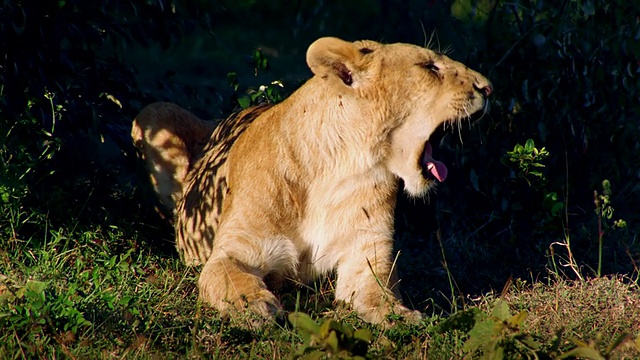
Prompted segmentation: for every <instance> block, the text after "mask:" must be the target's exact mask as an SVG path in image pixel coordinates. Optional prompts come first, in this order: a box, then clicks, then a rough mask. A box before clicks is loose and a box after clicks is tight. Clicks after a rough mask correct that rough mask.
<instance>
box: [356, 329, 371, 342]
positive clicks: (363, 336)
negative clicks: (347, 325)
mask: <svg viewBox="0 0 640 360" xmlns="http://www.w3.org/2000/svg"><path fill="white" fill-rule="evenodd" d="M353 337H354V338H356V339H358V340H362V341H366V342H368V343H370V342H371V340H373V334H371V331H369V330H367V329H358V330H356V332H355V333H353Z"/></svg>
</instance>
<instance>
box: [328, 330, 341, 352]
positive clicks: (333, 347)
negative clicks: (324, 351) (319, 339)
mask: <svg viewBox="0 0 640 360" xmlns="http://www.w3.org/2000/svg"><path fill="white" fill-rule="evenodd" d="M325 344H327V346H328V347H329V350H330V351H331V353H332V354H337V353H338V350H339V349H340V347H339V345H340V344H339V342H338V335H336V332H335V331H331V332H330V333H329V336H327V339H326V340H325Z"/></svg>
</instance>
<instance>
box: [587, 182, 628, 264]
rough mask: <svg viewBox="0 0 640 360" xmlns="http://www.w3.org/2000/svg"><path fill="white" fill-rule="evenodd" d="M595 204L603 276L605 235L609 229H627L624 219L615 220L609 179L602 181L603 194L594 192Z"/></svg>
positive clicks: (599, 255) (599, 257) (599, 261)
mask: <svg viewBox="0 0 640 360" xmlns="http://www.w3.org/2000/svg"><path fill="white" fill-rule="evenodd" d="M593 202H594V204H595V207H596V208H595V212H596V216H597V217H598V270H597V275H598V276H600V275H602V246H603V244H602V241H603V238H604V234H605V232H606V231H607V230H609V229H624V228H626V227H627V223H626V221H624V220H623V219H618V220H614V221H612V222H611V219H612V218H613V206H611V182H610V181H609V180H607V179H605V180H603V181H602V193H601V194H600V193H598V191H597V190H594V191H593Z"/></svg>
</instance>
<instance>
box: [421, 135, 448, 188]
mask: <svg viewBox="0 0 640 360" xmlns="http://www.w3.org/2000/svg"><path fill="white" fill-rule="evenodd" d="M432 152H433V149H432V148H431V144H430V143H429V141H427V142H426V143H425V144H424V149H423V150H422V156H420V165H421V166H422V175H423V176H425V177H426V178H434V179H436V180H438V181H439V182H443V181H444V180H445V179H446V178H447V172H448V170H447V166H446V165H445V164H444V163H443V162H442V161H438V160H436V159H434V158H433V157H432Z"/></svg>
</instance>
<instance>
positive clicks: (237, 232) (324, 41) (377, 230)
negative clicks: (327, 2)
mask: <svg viewBox="0 0 640 360" xmlns="http://www.w3.org/2000/svg"><path fill="white" fill-rule="evenodd" d="M307 64H308V65H309V67H310V68H311V71H312V72H313V74H314V76H313V77H312V78H311V79H309V80H308V81H307V82H306V83H305V84H304V85H303V86H302V87H300V88H299V89H298V90H297V91H295V92H294V93H293V94H292V95H291V96H290V97H289V98H288V99H286V100H284V101H283V102H282V103H280V104H277V105H273V106H269V105H266V106H259V107H254V108H251V109H248V110H244V111H242V112H240V113H238V114H235V115H234V116H232V117H230V118H228V119H227V120H225V121H224V122H222V123H221V124H220V125H219V126H218V127H216V128H215V130H214V129H213V128H212V127H211V126H209V125H207V123H206V122H202V121H200V120H199V119H197V118H196V117H195V116H194V115H192V114H190V113H189V112H187V111H186V110H183V109H181V108H179V107H177V106H176V105H173V104H167V103H156V104H152V105H149V106H148V107H147V108H145V109H144V110H142V112H141V113H140V114H139V115H138V116H137V117H136V119H135V120H134V122H133V130H132V136H133V139H134V141H135V142H136V144H137V145H138V146H139V147H141V148H142V150H143V155H144V156H145V157H146V159H147V162H148V163H149V166H150V168H151V169H152V174H151V175H152V181H153V183H154V186H155V188H156V191H157V192H158V195H159V196H160V198H161V200H162V201H163V202H164V203H165V204H166V205H167V206H168V207H169V208H171V209H173V210H174V211H175V221H176V223H175V225H176V238H177V247H178V250H179V252H180V253H181V255H182V257H183V259H184V261H185V262H186V263H188V264H204V267H203V268H202V273H201V275H200V279H199V281H198V284H199V288H200V295H201V297H202V299H204V300H205V301H206V302H208V303H209V304H211V305H212V306H213V307H215V308H216V309H218V310H220V311H221V312H223V313H225V312H229V311H230V310H233V309H242V308H248V309H250V310H251V311H253V312H255V313H257V314H259V315H261V316H264V317H270V316H272V315H273V314H274V313H276V312H277V311H279V310H280V309H281V306H280V303H279V301H278V299H277V298H276V297H275V296H274V294H273V293H272V292H271V291H269V290H268V289H267V286H266V284H265V278H267V277H268V278H269V279H273V280H275V281H280V280H282V279H285V278H292V279H295V280H298V281H303V282H306V281H309V280H311V279H313V278H314V277H316V276H319V275H322V274H327V273H329V272H331V271H334V270H335V271H336V273H337V279H336V286H335V298H336V299H337V300H343V301H345V302H347V303H349V304H351V306H352V308H353V309H355V310H356V311H357V312H358V314H359V315H360V317H361V318H363V319H364V320H366V321H369V322H372V323H380V322H383V321H385V319H386V318H387V315H389V314H396V315H401V316H403V317H404V318H405V319H406V320H408V321H413V322H415V321H418V320H419V319H420V318H421V314H420V312H418V311H412V310H410V309H408V308H406V307H404V306H403V305H402V304H401V300H400V296H399V294H398V290H397V287H396V286H395V284H396V282H397V281H396V280H395V278H394V269H393V266H392V260H393V259H392V258H393V254H392V252H393V246H392V242H393V220H394V219H393V212H394V206H395V194H396V191H397V188H398V184H399V178H400V179H402V180H403V181H404V188H405V191H406V192H407V193H408V194H409V195H411V196H416V197H419V196H423V195H425V194H426V193H427V192H428V190H429V188H431V187H432V185H433V184H434V183H435V182H436V181H443V180H444V179H445V177H446V176H447V168H446V166H445V165H444V164H443V163H441V162H439V161H437V160H435V159H433V157H432V150H431V145H430V144H429V137H430V135H431V133H432V132H433V131H434V130H435V129H436V128H437V127H438V126H440V125H442V124H443V123H447V122H448V123H452V122H453V123H455V122H459V121H460V120H461V119H465V118H468V117H470V116H471V115H472V114H474V113H476V112H479V111H481V110H483V109H484V108H485V105H486V103H487V100H486V99H487V97H488V96H489V95H490V94H491V92H492V87H491V83H490V82H489V80H487V79H486V78H485V77H484V76H482V75H481V74H479V73H477V72H475V71H473V70H470V69H469V68H467V67H466V66H464V65H463V64H461V63H459V62H456V61H453V60H451V59H449V58H448V57H446V56H445V55H443V54H440V53H437V52H434V51H431V50H429V49H425V48H421V47H418V46H414V45H408V44H387V45H384V44H380V43H377V42H374V41H356V42H347V41H343V40H340V39H337V38H331V37H327V38H321V39H319V40H317V41H315V42H314V43H313V44H311V46H310V47H309V49H308V51H307ZM174 203H175V206H174Z"/></svg>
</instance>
